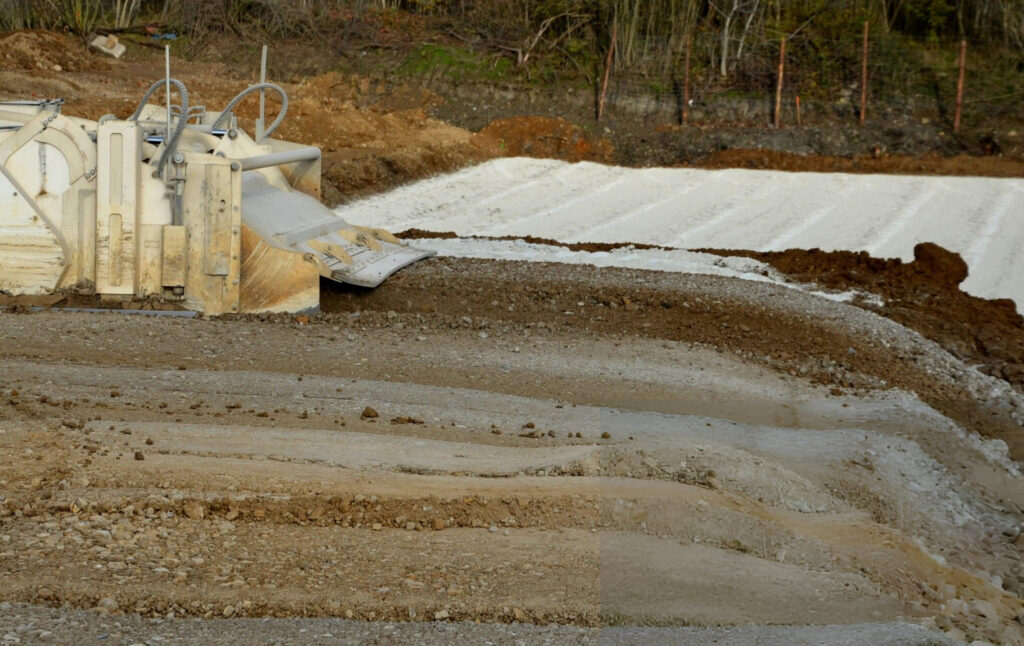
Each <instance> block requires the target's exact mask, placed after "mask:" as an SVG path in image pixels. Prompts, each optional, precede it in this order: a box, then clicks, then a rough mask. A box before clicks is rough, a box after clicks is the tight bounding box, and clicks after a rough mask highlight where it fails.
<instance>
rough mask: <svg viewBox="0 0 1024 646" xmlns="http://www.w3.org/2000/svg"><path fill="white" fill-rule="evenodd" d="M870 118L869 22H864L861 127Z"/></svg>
mask: <svg viewBox="0 0 1024 646" xmlns="http://www.w3.org/2000/svg"><path fill="white" fill-rule="evenodd" d="M867 117H868V21H867V20H865V21H864V54H863V56H862V57H861V65H860V125H862V126H863V125H864V121H865V120H866V119H867Z"/></svg>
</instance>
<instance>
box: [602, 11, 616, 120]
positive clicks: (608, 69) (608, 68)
mask: <svg viewBox="0 0 1024 646" xmlns="http://www.w3.org/2000/svg"><path fill="white" fill-rule="evenodd" d="M618 36H619V25H618V23H612V40H611V43H609V45H608V58H607V59H606V60H605V62H604V80H603V81H602V82H601V98H600V100H598V102H597V120H598V121H600V120H601V115H603V114H604V97H605V94H607V93H608V79H609V77H610V76H611V74H612V56H613V55H614V54H615V41H616V39H617V38H618Z"/></svg>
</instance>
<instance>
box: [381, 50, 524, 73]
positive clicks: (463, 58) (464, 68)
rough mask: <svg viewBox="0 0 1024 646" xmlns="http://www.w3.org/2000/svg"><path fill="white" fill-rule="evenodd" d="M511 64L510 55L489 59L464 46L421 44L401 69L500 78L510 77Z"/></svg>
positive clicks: (414, 71)
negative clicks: (508, 57) (508, 56)
mask: <svg viewBox="0 0 1024 646" xmlns="http://www.w3.org/2000/svg"><path fill="white" fill-rule="evenodd" d="M512 67H513V65H512V62H511V61H510V60H508V59H507V58H497V59H491V60H488V59H486V58H484V57H482V56H481V55H480V54H478V53H476V52H473V51H471V50H468V49H465V48H463V47H456V46H446V45H421V46H419V47H417V48H416V49H414V50H413V51H412V53H410V54H409V56H408V57H407V58H406V59H405V61H404V62H403V63H402V65H401V66H400V67H399V68H398V72H399V73H401V74H411V75H416V76H434V75H437V74H440V75H443V76H445V77H447V78H449V79H452V80H456V81H465V80H481V81H501V80H503V79H505V78H507V77H508V75H509V74H510V73H511V71H512Z"/></svg>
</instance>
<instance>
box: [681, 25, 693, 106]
mask: <svg viewBox="0 0 1024 646" xmlns="http://www.w3.org/2000/svg"><path fill="white" fill-rule="evenodd" d="M691 49H693V35H692V34H691V35H688V36H687V37H686V62H685V63H683V124H686V123H687V122H688V121H689V120H690V50H691Z"/></svg>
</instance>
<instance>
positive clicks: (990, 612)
mask: <svg viewBox="0 0 1024 646" xmlns="http://www.w3.org/2000/svg"><path fill="white" fill-rule="evenodd" d="M971 614H974V615H981V616H982V617H985V618H986V619H998V618H999V613H998V612H996V609H995V606H993V605H992V604H991V603H989V602H988V601H985V600H984V599H978V600H977V601H975V602H974V603H972V604H971Z"/></svg>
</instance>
